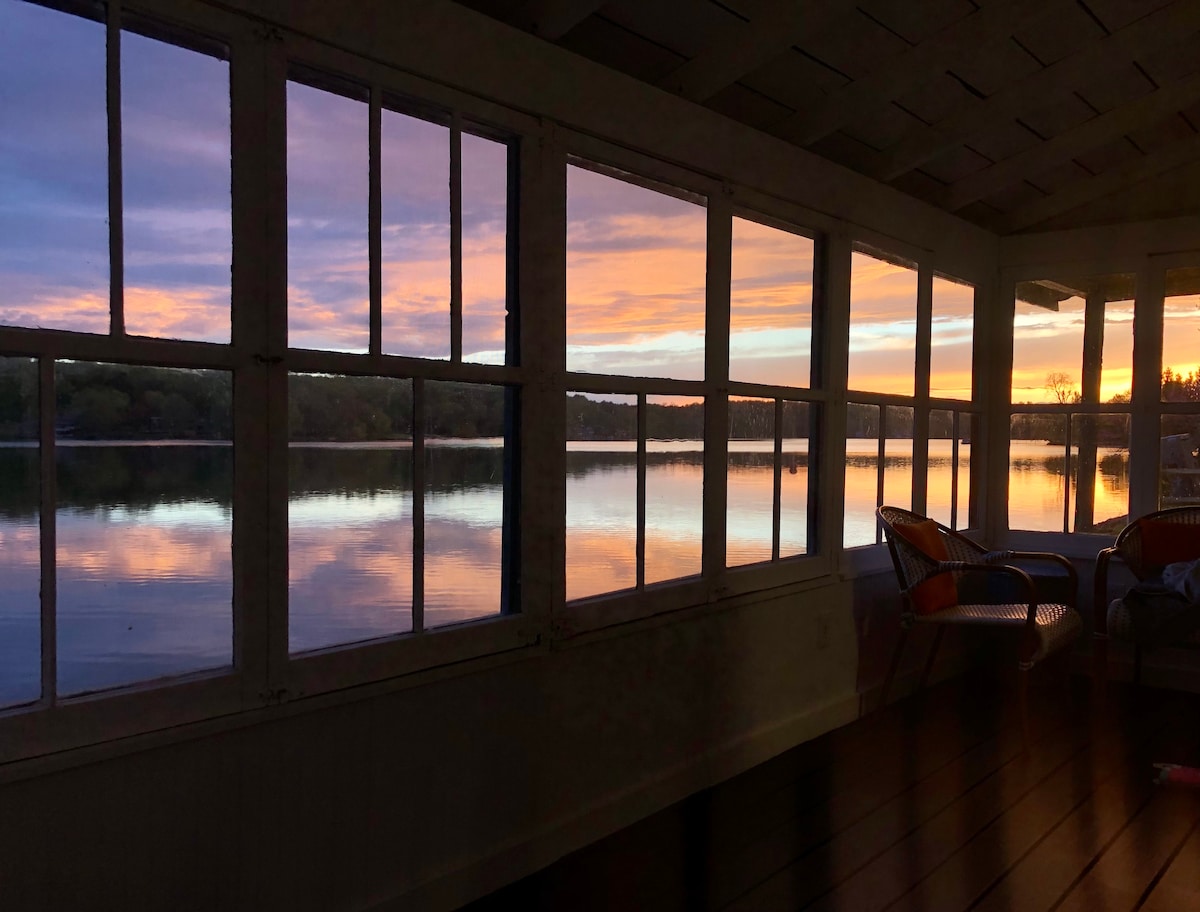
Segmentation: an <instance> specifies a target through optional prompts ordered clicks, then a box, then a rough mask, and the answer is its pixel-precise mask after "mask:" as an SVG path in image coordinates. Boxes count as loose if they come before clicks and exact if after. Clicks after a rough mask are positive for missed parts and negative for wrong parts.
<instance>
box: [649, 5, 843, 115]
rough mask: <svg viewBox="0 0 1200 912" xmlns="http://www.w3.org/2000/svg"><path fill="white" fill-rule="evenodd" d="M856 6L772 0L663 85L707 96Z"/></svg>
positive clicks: (693, 97) (690, 96) (695, 98)
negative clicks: (726, 38) (743, 24)
mask: <svg viewBox="0 0 1200 912" xmlns="http://www.w3.org/2000/svg"><path fill="white" fill-rule="evenodd" d="M853 11H854V2H853V0H836V2H833V3H797V2H796V0H768V2H766V3H763V4H762V5H761V7H760V8H759V9H758V10H756V11H755V12H754V14H753V16H752V18H751V19H750V21H749V22H748V23H746V25H745V26H743V27H742V28H740V29H738V30H737V31H736V32H735V33H733V34H731V35H730V36H729V38H728V40H726V41H722V42H721V43H719V44H715V45H713V46H712V47H710V48H708V49H706V50H705V51H703V52H702V53H700V54H697V55H696V56H695V57H693V58H692V59H691V60H689V61H687V62H686V63H683V64H681V65H680V66H678V67H676V68H675V69H674V70H672V71H671V72H670V73H668V74H667V75H666V76H664V77H663V78H662V79H661V80H660V81H659V83H658V84H659V87H660V88H663V89H666V90H667V91H668V92H675V93H676V94H678V95H682V96H683V97H684V98H687V99H689V100H691V101H697V102H704V101H707V100H708V99H709V98H712V96H714V95H716V94H717V93H718V92H719V91H721V90H722V89H724V88H726V87H727V86H731V85H733V84H734V83H735V82H737V81H738V80H739V79H741V78H742V77H743V76H745V75H746V74H748V73H753V72H754V71H755V70H757V69H758V68H759V67H760V66H762V65H763V64H765V63H769V62H770V61H772V60H774V59H775V58H776V57H778V56H779V55H780V54H782V53H784V52H785V51H786V50H787V49H788V48H790V47H791V46H792V45H793V44H803V43H804V42H805V41H807V40H809V39H811V38H813V37H814V36H817V35H819V34H821V33H822V32H824V31H826V30H827V29H828V28H829V27H830V26H832V25H833V24H834V23H836V22H837V21H838V20H839V19H842V18H844V17H847V16H849V15H850V14H851V13H852V12H853Z"/></svg>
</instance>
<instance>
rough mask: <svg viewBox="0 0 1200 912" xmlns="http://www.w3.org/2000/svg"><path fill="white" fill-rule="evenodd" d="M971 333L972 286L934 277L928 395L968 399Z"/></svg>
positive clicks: (973, 319)
mask: <svg viewBox="0 0 1200 912" xmlns="http://www.w3.org/2000/svg"><path fill="white" fill-rule="evenodd" d="M974 332H975V289H974V287H973V286H971V285H962V284H960V283H958V282H952V281H950V280H949V279H942V278H939V277H937V276H934V279H933V321H932V324H931V326H930V334H929V346H930V347H929V395H931V396H934V397H936V398H942V399H968V400H969V399H970V398H971V350H972V341H973V338H974Z"/></svg>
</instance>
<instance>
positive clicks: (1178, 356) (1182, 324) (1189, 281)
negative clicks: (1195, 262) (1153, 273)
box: [1162, 267, 1200, 420]
mask: <svg viewBox="0 0 1200 912" xmlns="http://www.w3.org/2000/svg"><path fill="white" fill-rule="evenodd" d="M1198 331H1200V269H1198V268H1195V267H1189V268H1186V269H1168V270H1167V274H1166V297H1165V298H1164V300H1163V352H1162V366H1163V385H1162V398H1163V401H1164V402H1194V401H1197V400H1200V345H1197V344H1196V340H1197V339H1200V336H1197V335H1196V333H1197V332H1198ZM1164 420H1165V419H1164Z"/></svg>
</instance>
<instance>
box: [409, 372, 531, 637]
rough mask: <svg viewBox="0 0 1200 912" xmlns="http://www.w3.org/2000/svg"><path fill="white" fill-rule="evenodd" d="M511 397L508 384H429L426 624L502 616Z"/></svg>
mask: <svg viewBox="0 0 1200 912" xmlns="http://www.w3.org/2000/svg"><path fill="white" fill-rule="evenodd" d="M508 395H512V394H511V393H508ZM505 396H506V390H505V389H504V387H502V386H483V385H479V384H469V383H445V382H442V383H426V384H425V626H426V627H436V626H438V625H440V624H451V623H454V622H455V621H465V620H468V619H471V618H478V617H484V616H486V615H491V614H499V613H500V610H501V605H502V587H503V582H504V579H503V569H502V568H503V560H502V557H503V553H504V514H505V509H504V504H505V490H504V479H505V458H506V452H505V443H504V441H505V423H506V418H505V414H506V406H505ZM513 493H515V492H513Z"/></svg>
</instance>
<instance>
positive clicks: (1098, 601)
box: [1092, 548, 1119, 637]
mask: <svg viewBox="0 0 1200 912" xmlns="http://www.w3.org/2000/svg"><path fill="white" fill-rule="evenodd" d="M1118 553H1119V552H1118V551H1117V549H1116V548H1104V549H1102V550H1101V551H1100V553H1099V554H1097V555H1096V573H1095V576H1094V577H1093V578H1092V636H1096V637H1107V636H1108V562H1109V561H1110V560H1111V559H1112V557H1113V555H1114V554H1118Z"/></svg>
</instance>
